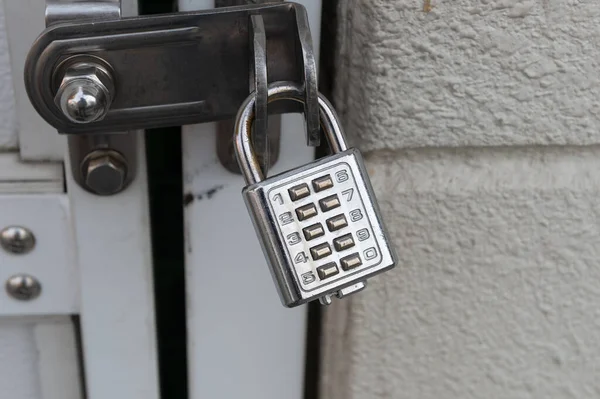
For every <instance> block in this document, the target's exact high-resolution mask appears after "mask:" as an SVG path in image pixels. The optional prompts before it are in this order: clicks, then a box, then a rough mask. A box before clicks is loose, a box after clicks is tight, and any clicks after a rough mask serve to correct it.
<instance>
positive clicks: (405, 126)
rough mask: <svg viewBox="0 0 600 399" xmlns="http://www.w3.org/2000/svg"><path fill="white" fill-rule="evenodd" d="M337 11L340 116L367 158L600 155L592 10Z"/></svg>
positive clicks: (383, 2) (456, 6) (521, 1)
mask: <svg viewBox="0 0 600 399" xmlns="http://www.w3.org/2000/svg"><path fill="white" fill-rule="evenodd" d="M424 1H425V0H340V7H339V8H340V13H339V18H340V22H339V24H340V26H339V35H338V36H339V42H340V43H339V49H338V52H339V54H338V75H337V76H338V82H339V84H338V85H337V97H336V100H337V103H336V106H337V107H338V110H339V112H340V114H341V115H342V117H343V119H344V121H345V123H346V128H347V130H348V133H349V134H351V135H352V136H354V139H355V140H354V142H355V143H357V144H359V145H360V147H361V148H362V149H363V150H376V149H395V148H403V147H424V146H453V147H460V146H479V145H490V146H497V145H532V144H574V145H581V144H584V145H585V144H594V143H598V142H599V140H600V129H598V124H599V120H598V117H599V115H600V97H599V96H598V88H599V84H600V74H599V73H598V63H599V61H600V49H599V48H598V46H599V44H600V23H598V22H599V21H600V2H598V1H595V0H535V1H534V0H452V1H450V0H445V1H442V0H437V1H436V0H431V4H432V9H431V11H430V12H423V7H424V4H425V3H424Z"/></svg>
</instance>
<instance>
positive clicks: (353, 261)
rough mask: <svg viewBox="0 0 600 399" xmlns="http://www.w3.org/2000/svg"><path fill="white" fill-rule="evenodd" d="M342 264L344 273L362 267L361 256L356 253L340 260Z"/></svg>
mask: <svg viewBox="0 0 600 399" xmlns="http://www.w3.org/2000/svg"><path fill="white" fill-rule="evenodd" d="M340 264H341V265H342V269H344V271H348V270H351V269H354V268H357V267H358V266H360V265H362V261H361V260H360V255H359V254H358V253H355V254H352V255H349V256H346V257H344V258H342V259H340Z"/></svg>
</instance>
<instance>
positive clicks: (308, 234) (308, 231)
mask: <svg viewBox="0 0 600 399" xmlns="http://www.w3.org/2000/svg"><path fill="white" fill-rule="evenodd" d="M302 232H303V233H304V238H306V241H310V240H312V239H315V238H317V237H321V236H322V235H323V234H325V229H323V225H322V224H321V223H315V224H313V225H310V226H308V227H305V228H303V229H302Z"/></svg>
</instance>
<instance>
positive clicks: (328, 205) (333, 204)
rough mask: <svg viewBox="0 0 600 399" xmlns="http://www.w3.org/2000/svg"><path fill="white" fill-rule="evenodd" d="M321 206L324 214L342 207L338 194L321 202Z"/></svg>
mask: <svg viewBox="0 0 600 399" xmlns="http://www.w3.org/2000/svg"><path fill="white" fill-rule="evenodd" d="M319 206H320V207H321V210H322V211H323V212H327V211H330V210H332V209H334V208H337V207H338V206H340V199H339V198H338V196H337V194H333V195H330V196H329V197H325V198H323V199H322V200H319Z"/></svg>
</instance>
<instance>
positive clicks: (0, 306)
mask: <svg viewBox="0 0 600 399" xmlns="http://www.w3.org/2000/svg"><path fill="white" fill-rule="evenodd" d="M11 225H18V226H23V227H27V228H28V229H30V230H31V231H32V232H33V234H34V235H35V238H36V244H35V248H34V249H33V251H31V252H29V253H27V254H19V255H15V254H12V253H8V252H7V251H4V250H0V284H2V286H3V285H4V282H5V281H6V280H7V279H8V278H9V277H10V276H12V275H14V274H18V273H27V274H30V275H32V276H34V277H36V278H37V279H38V280H39V281H40V283H41V285H42V293H41V295H40V296H39V297H38V298H37V299H34V300H31V301H18V300H15V299H13V298H11V297H10V296H8V294H7V293H6V291H5V290H4V289H3V288H2V289H1V290H0V316H3V315H44V314H72V313H76V312H77V311H78V275H77V267H76V264H75V256H74V246H73V236H72V230H71V223H70V219H69V206H68V201H67V197H66V195H64V194H45V195H43V194H38V195H18V194H14V195H0V229H3V228H4V227H6V226H11Z"/></svg>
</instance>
